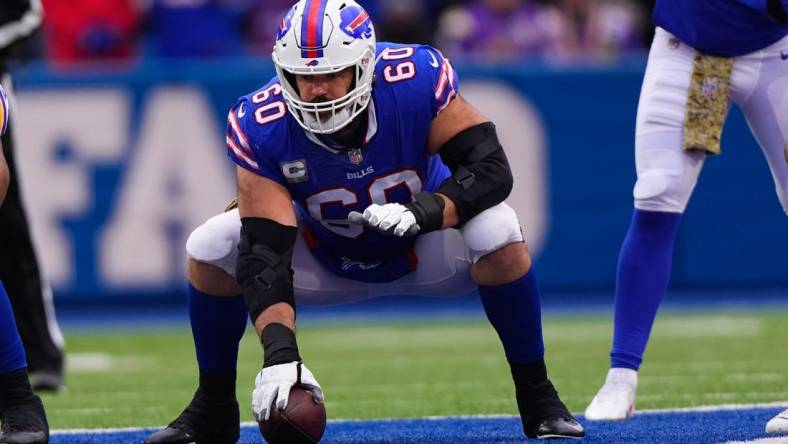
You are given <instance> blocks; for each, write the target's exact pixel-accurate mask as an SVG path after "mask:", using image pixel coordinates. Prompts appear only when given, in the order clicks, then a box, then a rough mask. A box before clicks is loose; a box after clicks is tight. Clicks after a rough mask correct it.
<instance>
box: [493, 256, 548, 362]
mask: <svg viewBox="0 0 788 444" xmlns="http://www.w3.org/2000/svg"><path fill="white" fill-rule="evenodd" d="M479 296H481V299H482V305H483V306H484V312H485V313H487V319H489V320H490V324H492V326H493V327H494V328H495V331H497V332H498V337H499V338H501V343H503V349H504V352H505V353H506V359H507V360H508V361H509V362H510V363H512V364H529V363H532V362H536V361H538V360H540V359H542V358H543V357H544V342H543V341H542V310H541V306H540V304H539V287H538V285H537V284H536V273H535V272H534V268H533V267H531V270H530V271H528V273H526V274H525V276H523V277H521V278H520V279H517V280H516V281H514V282H510V283H508V284H504V285H496V286H493V287H483V286H479Z"/></svg>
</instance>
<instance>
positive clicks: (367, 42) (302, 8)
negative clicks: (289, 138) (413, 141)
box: [273, 0, 375, 134]
mask: <svg viewBox="0 0 788 444" xmlns="http://www.w3.org/2000/svg"><path fill="white" fill-rule="evenodd" d="M273 59H274V65H276V73H277V75H278V76H279V81H280V82H281V84H282V94H283V95H284V98H285V102H286V103H287V108H288V109H289V110H290V113H291V114H292V115H293V117H295V119H296V121H298V123H299V124H300V125H301V126H302V127H303V128H304V129H305V130H307V131H311V132H313V133H316V134H329V133H333V132H336V131H338V130H340V129H342V128H344V127H345V126H346V125H347V124H348V123H350V122H351V121H352V120H353V118H354V117H356V116H357V115H359V114H360V113H361V112H362V111H364V110H365V109H366V107H367V105H368V104H369V100H370V97H372V81H373V78H374V75H375V29H374V27H373V26H372V21H371V20H370V18H369V14H367V12H366V11H365V10H364V8H362V7H361V6H360V5H359V4H358V3H356V2H355V1H353V0H300V1H299V2H298V3H297V4H296V5H295V6H293V7H292V8H291V9H290V11H289V12H288V13H287V15H286V16H285V17H284V18H283V19H282V22H281V23H280V25H279V33H278V35H277V39H276V44H274V53H273ZM348 67H355V71H356V76H355V81H354V82H353V84H352V85H351V88H350V91H349V92H348V93H347V94H346V95H345V96H343V97H340V98H338V99H336V100H331V101H329V102H323V103H310V102H305V101H303V100H301V97H300V96H299V94H298V90H297V88H296V85H295V77H294V75H296V74H298V75H310V74H312V75H314V74H330V73H335V72H339V71H342V70H343V69H345V68H348Z"/></svg>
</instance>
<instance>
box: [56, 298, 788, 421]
mask: <svg viewBox="0 0 788 444" xmlns="http://www.w3.org/2000/svg"><path fill="white" fill-rule="evenodd" d="M430 323H431V324H432V325H428V324H430ZM786 329H788V311H780V310H777V311H770V312H768V313H764V312H747V313H727V312H718V313H707V314H704V313H695V314H692V315H686V314H676V313H669V312H667V313H663V314H662V315H661V317H660V318H659V319H658V322H657V325H656V331H655V335H654V337H653V340H652V342H651V344H650V346H649V349H648V350H647V353H646V359H647V362H648V363H647V365H645V366H644V368H643V369H642V371H641V380H640V389H639V395H638V409H651V408H671V407H689V406H698V405H714V404H727V403H762V402H772V401H786V400H788V353H787V352H786V350H788V346H787V344H788V340H786V333H787V331H786ZM611 331H612V325H611V321H610V318H609V317H604V316H600V315H589V316H586V317H584V316H579V315H573V316H571V317H569V316H567V317H551V316H548V317H547V318H546V320H545V339H546V346H547V353H548V365H549V369H550V372H551V375H552V379H553V382H554V383H555V384H556V386H557V388H558V390H559V392H560V393H561V395H562V397H563V399H564V401H565V402H566V403H567V404H568V406H569V408H570V409H571V410H572V411H582V410H583V409H584V408H585V406H586V404H587V402H588V401H589V400H590V399H591V397H592V396H593V394H594V393H595V392H596V390H597V389H598V388H599V385H600V384H601V383H602V381H603V378H604V375H605V372H606V369H607V363H608V358H607V353H608V348H609V346H610V337H611ZM250 332H251V330H250ZM250 332H248V333H247V335H246V337H245V338H244V340H243V342H242V345H241V354H240V364H239V375H238V398H239V402H240V403H241V418H242V420H243V421H250V420H252V416H251V413H250V409H249V408H248V407H247V406H248V405H249V400H250V395H251V390H252V384H253V380H254V375H255V373H256V372H257V371H258V370H259V366H260V363H261V353H260V351H259V346H258V345H257V341H256V338H255V337H254V336H253V335H251V333H250ZM66 340H67V352H68V354H69V370H68V373H67V385H68V389H67V390H66V391H65V392H64V393H61V394H58V395H46V396H44V402H45V404H46V407H47V411H48V416H49V418H50V424H51V426H52V427H53V428H55V429H63V428H104V427H134V426H155V425H160V424H164V423H166V422H168V421H169V420H171V419H172V418H174V417H175V416H176V415H177V414H178V413H180V411H181V409H182V408H183V407H184V406H185V405H186V403H187V402H188V401H189V399H191V395H192V392H193V390H194V388H195V382H196V378H197V376H196V375H197V372H196V364H195V362H194V358H193V345H192V342H191V335H190V333H189V330H188V326H187V325H183V328H182V329H176V330H173V331H168V332H153V333H142V332H123V331H115V330H106V329H104V330H100V331H96V332H90V331H87V330H82V329H81V330H78V331H69V330H66ZM299 343H300V348H301V354H302V356H303V357H304V359H305V362H306V364H307V365H308V366H309V368H310V369H311V370H312V371H313V372H314V373H315V375H316V377H317V378H318V380H319V381H320V383H321V384H322V386H323V388H324V390H325V393H326V402H327V409H328V412H329V417H330V418H333V419H337V418H381V417H412V416H426V415H462V414H514V413H515V412H516V407H515V404H514V397H513V388H512V383H511V379H510V376H509V375H508V368H507V366H506V363H505V361H504V358H503V352H502V350H501V347H500V345H499V343H498V340H497V337H496V336H495V333H494V331H493V330H492V328H491V327H490V326H489V325H488V324H487V323H486V322H485V321H483V320H482V319H480V320H479V321H469V320H462V321H457V320H454V321H453V320H448V319H436V320H433V321H427V320H420V321H418V322H409V323H394V322H392V321H385V323H383V324H381V325H374V326H373V325H367V324H358V323H354V324H353V325H351V326H340V325H336V324H331V325H320V324H311V325H309V324H308V325H305V326H303V327H302V329H301V331H300V333H299Z"/></svg>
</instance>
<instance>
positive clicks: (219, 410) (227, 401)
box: [145, 210, 249, 444]
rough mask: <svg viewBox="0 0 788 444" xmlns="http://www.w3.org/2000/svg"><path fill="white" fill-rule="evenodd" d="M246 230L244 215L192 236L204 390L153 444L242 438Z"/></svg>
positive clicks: (192, 313)
mask: <svg viewBox="0 0 788 444" xmlns="http://www.w3.org/2000/svg"><path fill="white" fill-rule="evenodd" d="M240 231H241V220H240V218H239V216H238V210H233V211H230V212H226V213H223V214H220V215H219V216H215V217H213V218H211V219H209V220H208V221H207V222H206V223H205V224H203V225H201V226H200V227H198V228H197V229H196V230H194V231H193V232H192V234H191V235H190V236H189V239H188V240H187V242H186V250H187V253H188V255H189V258H190V259H189V286H188V297H189V300H188V303H189V319H190V320H191V327H192V336H193V337H194V348H195V350H196V354H197V364H198V367H199V386H198V387H197V391H196V392H195V394H194V398H193V399H192V401H191V403H190V404H189V405H188V406H187V407H186V409H185V410H184V411H183V412H182V413H181V414H180V416H178V418H176V419H175V420H174V421H173V422H172V423H170V424H169V425H168V426H167V427H166V428H165V429H164V430H161V431H159V432H157V433H155V434H153V435H151V436H150V437H148V439H147V440H146V441H145V442H146V443H148V444H166V443H181V442H191V441H194V440H196V441H197V442H211V443H217V444H225V443H234V442H236V441H237V440H238V437H239V434H240V414H239V409H238V401H237V399H236V395H235V379H236V368H237V362H238V344H239V343H240V341H241V338H242V337H243V334H244V330H245V329H246V323H247V319H248V316H249V315H248V312H247V310H246V304H245V302H244V298H243V296H241V290H240V288H239V287H238V284H237V283H236V281H235V278H234V277H233V273H234V270H235V258H236V257H237V245H238V240H239V236H240Z"/></svg>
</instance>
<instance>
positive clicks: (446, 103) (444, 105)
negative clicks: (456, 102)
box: [438, 90, 457, 113]
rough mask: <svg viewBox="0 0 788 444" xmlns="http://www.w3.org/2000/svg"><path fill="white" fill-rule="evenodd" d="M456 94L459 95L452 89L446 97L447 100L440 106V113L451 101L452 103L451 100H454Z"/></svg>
mask: <svg viewBox="0 0 788 444" xmlns="http://www.w3.org/2000/svg"><path fill="white" fill-rule="evenodd" d="M456 95H457V93H456V92H454V90H451V91H450V92H449V95H448V96H447V97H446V101H445V102H443V105H441V106H440V107H439V108H438V113H440V112H441V111H443V110H444V109H446V107H447V106H449V103H451V100H452V99H453V98H454V96H456Z"/></svg>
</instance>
